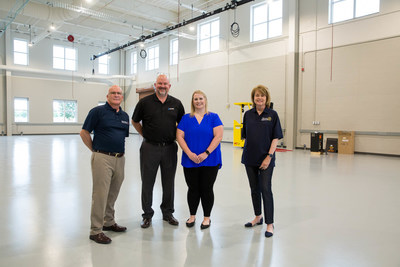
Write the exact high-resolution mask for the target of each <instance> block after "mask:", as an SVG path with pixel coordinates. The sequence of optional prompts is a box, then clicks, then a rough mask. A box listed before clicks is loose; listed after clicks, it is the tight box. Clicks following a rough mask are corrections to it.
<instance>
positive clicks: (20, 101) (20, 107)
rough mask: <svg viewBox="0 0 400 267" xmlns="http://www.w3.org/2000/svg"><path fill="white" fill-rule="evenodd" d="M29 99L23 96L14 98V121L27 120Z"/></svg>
mask: <svg viewBox="0 0 400 267" xmlns="http://www.w3.org/2000/svg"><path fill="white" fill-rule="evenodd" d="M28 101H29V99H28V98H25V97H15V98H14V121H15V122H28V103H29V102H28Z"/></svg>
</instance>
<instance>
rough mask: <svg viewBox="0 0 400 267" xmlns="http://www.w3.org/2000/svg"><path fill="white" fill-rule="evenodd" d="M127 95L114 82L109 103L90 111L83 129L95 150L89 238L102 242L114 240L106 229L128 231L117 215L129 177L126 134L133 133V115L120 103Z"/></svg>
mask: <svg viewBox="0 0 400 267" xmlns="http://www.w3.org/2000/svg"><path fill="white" fill-rule="evenodd" d="M123 99H124V96H123V95H122V90H121V88H120V87H119V86H117V85H113V86H111V87H110V89H109V90H108V94H107V102H106V104H104V105H102V106H98V107H95V108H93V109H92V110H90V111H89V114H88V116H87V117H86V120H85V123H84V124H83V127H82V130H81V132H80V135H81V138H82V141H83V143H84V144H85V145H86V146H87V147H88V148H89V149H90V151H92V152H93V153H92V158H91V166H92V177H93V192H92V210H91V215H90V220H91V228H90V236H89V238H90V239H91V240H93V241H95V242H97V243H100V244H109V243H110V242H111V239H110V238H109V237H107V236H106V235H105V234H104V233H103V232H102V230H104V231H114V232H124V231H126V227H124V226H120V225H118V224H117V223H116V222H115V219H114V213H115V210H114V204H115V201H116V200H117V197H118V193H119V190H120V188H121V185H122V182H123V181H124V177H125V174H124V172H125V157H124V153H125V137H127V136H129V116H128V114H127V113H126V112H125V111H123V110H122V108H121V107H120V104H121V102H122V100H123ZM92 131H93V133H94V138H93V140H92V137H91V135H90V133H91V132H92Z"/></svg>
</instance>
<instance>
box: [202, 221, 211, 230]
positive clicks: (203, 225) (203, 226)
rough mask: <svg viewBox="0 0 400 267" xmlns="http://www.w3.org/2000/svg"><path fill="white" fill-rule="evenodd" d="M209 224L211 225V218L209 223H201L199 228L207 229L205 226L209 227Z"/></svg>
mask: <svg viewBox="0 0 400 267" xmlns="http://www.w3.org/2000/svg"><path fill="white" fill-rule="evenodd" d="M210 226H211V220H210V223H209V224H203V223H201V225H200V229H201V230H204V229H207V228H208V227H210Z"/></svg>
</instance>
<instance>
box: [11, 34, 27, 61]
mask: <svg viewBox="0 0 400 267" xmlns="http://www.w3.org/2000/svg"><path fill="white" fill-rule="evenodd" d="M15 42H23V43H25V48H26V49H25V50H26V51H17V50H15V46H16V45H15ZM16 55H21V56H24V57H25V61H26V64H25V63H19V62H16V58H18V57H16ZM13 62H14V64H15V65H23V66H28V65H29V46H28V41H27V40H24V39H20V38H15V39H14V40H13Z"/></svg>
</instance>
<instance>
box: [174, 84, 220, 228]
mask: <svg viewBox="0 0 400 267" xmlns="http://www.w3.org/2000/svg"><path fill="white" fill-rule="evenodd" d="M222 135H223V124H222V122H221V120H220V118H219V116H218V115H217V114H216V113H212V112H209V111H208V109H207V96H206V95H205V94H204V93H203V92H202V91H200V90H197V91H195V92H194V93H193V95H192V103H191V113H189V114H185V115H184V116H183V117H182V119H181V121H180V122H179V125H178V129H177V132H176V139H177V141H178V144H179V146H180V147H181V148H182V150H183V152H182V166H183V171H184V175H185V180H186V184H187V186H188V193H187V201H188V205H189V211H190V218H189V219H188V220H187V221H186V226H187V227H193V226H194V224H195V220H196V212H197V208H198V206H199V204H200V201H201V204H202V207H203V213H204V219H203V221H202V223H201V225H200V228H201V229H207V228H208V227H210V225H211V220H210V215H211V210H212V207H213V205H214V191H213V187H214V183H215V180H216V178H217V174H218V170H219V169H220V168H221V166H222V160H221V146H220V142H221V140H222Z"/></svg>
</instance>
